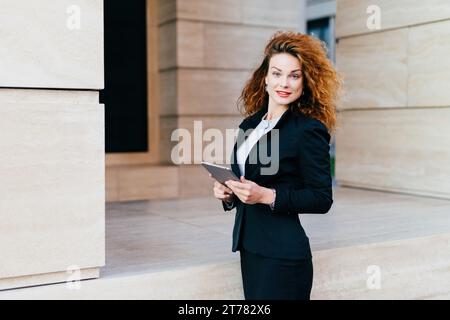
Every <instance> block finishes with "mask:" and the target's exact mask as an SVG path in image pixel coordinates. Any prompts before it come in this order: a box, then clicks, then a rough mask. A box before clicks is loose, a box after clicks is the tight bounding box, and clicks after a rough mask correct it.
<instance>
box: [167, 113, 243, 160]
mask: <svg viewBox="0 0 450 320" xmlns="http://www.w3.org/2000/svg"><path fill="white" fill-rule="evenodd" d="M241 121H242V117H241V116H202V117H200V116H180V117H179V118H178V124H177V125H178V126H177V127H176V128H175V129H178V130H177V131H176V132H174V141H170V137H171V134H172V133H171V132H170V133H169V132H166V133H165V135H164V139H168V140H167V141H161V143H162V144H164V145H166V152H167V153H168V154H165V155H162V156H163V157H165V159H166V161H167V162H168V163H170V164H194V163H195V164H200V163H201V161H202V160H204V161H210V162H215V163H218V164H229V162H230V155H231V151H232V149H233V146H234V142H235V135H236V134H237V129H238V125H239V123H240V122H241ZM227 130H228V131H227ZM184 139H186V142H184Z"/></svg>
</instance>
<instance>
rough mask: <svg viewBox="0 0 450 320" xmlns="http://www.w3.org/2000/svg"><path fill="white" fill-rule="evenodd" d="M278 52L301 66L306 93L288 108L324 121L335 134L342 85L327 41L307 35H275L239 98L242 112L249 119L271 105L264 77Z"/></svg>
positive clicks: (289, 33) (291, 33) (277, 33)
mask: <svg viewBox="0 0 450 320" xmlns="http://www.w3.org/2000/svg"><path fill="white" fill-rule="evenodd" d="M279 53H288V54H291V55H293V56H294V57H296V58H298V59H299V61H300V65H301V66H302V76H303V94H302V95H301V96H300V98H298V99H297V100H296V101H294V102H292V103H291V104H290V105H289V108H290V109H291V110H292V111H294V112H300V113H302V114H304V115H306V116H310V117H313V118H315V119H317V120H319V121H321V122H322V123H323V124H324V125H325V126H326V127H327V129H328V131H330V132H332V131H333V130H334V129H335V126H336V104H337V100H338V96H339V90H340V88H341V83H342V82H341V79H340V76H339V75H338V73H337V72H336V70H335V68H334V66H333V64H332V62H331V61H330V60H329V59H328V57H327V49H326V46H325V44H324V42H322V41H320V40H319V39H317V38H314V37H312V36H309V35H306V34H301V33H296V32H291V31H287V32H283V31H278V32H276V33H275V34H274V35H273V37H272V38H271V39H270V41H269V42H268V43H267V45H266V48H265V50H264V59H263V61H262V63H261V65H260V66H259V67H258V68H257V69H256V70H255V71H254V72H253V75H252V77H251V78H250V80H249V81H248V82H247V83H246V85H245V87H244V89H243V90H242V93H241V95H240V97H239V99H238V108H239V110H240V111H241V113H242V114H243V115H244V116H250V115H252V114H254V113H256V112H258V111H259V110H261V108H262V107H263V106H265V105H267V104H268V99H269V97H268V94H267V92H266V90H265V82H264V78H265V77H266V75H267V73H268V69H269V62H270V59H271V58H272V56H274V55H276V54H279Z"/></svg>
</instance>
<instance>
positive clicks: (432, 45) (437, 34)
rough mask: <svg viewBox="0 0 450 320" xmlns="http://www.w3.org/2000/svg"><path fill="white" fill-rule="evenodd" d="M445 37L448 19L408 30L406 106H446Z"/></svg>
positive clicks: (449, 71) (449, 69) (449, 45)
mask: <svg viewBox="0 0 450 320" xmlns="http://www.w3.org/2000/svg"><path fill="white" fill-rule="evenodd" d="M449 7H450V3H449ZM449 38H450V21H445V22H439V23H432V24H427V25H423V26H419V27H414V28H411V29H410V35H409V55H408V59H409V78H408V104H409V105H410V106H413V107H414V106H450V90H449V88H450V58H449V52H450V42H449V41H448V39H449Z"/></svg>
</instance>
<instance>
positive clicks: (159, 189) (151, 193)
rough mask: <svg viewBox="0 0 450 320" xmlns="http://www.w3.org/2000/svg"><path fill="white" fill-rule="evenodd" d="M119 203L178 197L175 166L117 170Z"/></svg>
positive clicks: (134, 167) (126, 167)
mask: <svg viewBox="0 0 450 320" xmlns="http://www.w3.org/2000/svg"><path fill="white" fill-rule="evenodd" d="M117 175H118V180H119V199H118V200H119V201H130V200H142V199H166V198H176V197H177V196H178V171H177V168H176V167H175V166H173V167H162V166H142V165H139V166H124V167H119V168H117Z"/></svg>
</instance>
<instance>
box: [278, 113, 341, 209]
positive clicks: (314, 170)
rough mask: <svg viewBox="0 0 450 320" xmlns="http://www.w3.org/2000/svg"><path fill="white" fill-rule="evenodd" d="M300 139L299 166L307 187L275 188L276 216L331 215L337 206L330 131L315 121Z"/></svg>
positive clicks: (308, 125)
mask: <svg viewBox="0 0 450 320" xmlns="http://www.w3.org/2000/svg"><path fill="white" fill-rule="evenodd" d="M300 139H301V140H300V144H299V148H300V150H299V157H298V160H299V162H298V166H299V170H301V172H302V174H303V178H304V187H303V188H302V189H299V188H293V187H286V186H278V187H277V186H274V188H275V190H276V197H275V205H274V209H273V214H277V213H291V214H299V213H327V212H328V211H329V210H330V208H331V205H332V204H333V194H332V192H333V191H332V181H331V171H330V168H331V165H330V153H329V152H330V145H329V143H330V134H329V133H328V130H327V128H326V127H325V125H323V124H322V123H321V122H320V121H318V120H315V119H314V120H313V121H312V122H311V123H308V124H307V125H306V127H305V128H304V129H303V130H302V133H301V137H300Z"/></svg>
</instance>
